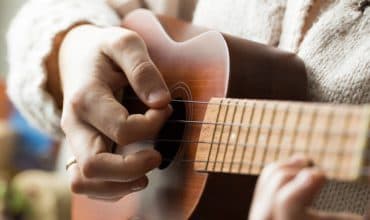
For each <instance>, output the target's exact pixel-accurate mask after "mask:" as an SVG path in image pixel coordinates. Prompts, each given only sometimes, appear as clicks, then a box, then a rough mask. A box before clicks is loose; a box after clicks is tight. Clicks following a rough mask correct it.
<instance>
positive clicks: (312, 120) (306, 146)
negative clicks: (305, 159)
mask: <svg viewBox="0 0 370 220" xmlns="http://www.w3.org/2000/svg"><path fill="white" fill-rule="evenodd" d="M316 115H317V108H316V107H314V108H313V112H312V116H311V120H310V128H311V129H309V132H308V134H307V141H306V144H305V145H304V148H303V149H304V150H305V152H307V150H310V149H308V147H309V146H310V144H311V141H312V138H313V134H314V132H313V130H314V128H315V127H314V126H315V123H316Z"/></svg>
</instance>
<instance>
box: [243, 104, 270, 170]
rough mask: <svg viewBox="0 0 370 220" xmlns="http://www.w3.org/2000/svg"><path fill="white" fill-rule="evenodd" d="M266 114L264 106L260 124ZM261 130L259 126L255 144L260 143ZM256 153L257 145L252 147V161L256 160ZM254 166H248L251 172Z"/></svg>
mask: <svg viewBox="0 0 370 220" xmlns="http://www.w3.org/2000/svg"><path fill="white" fill-rule="evenodd" d="M262 105H263V106H265V103H262ZM264 114H265V108H262V109H261V117H260V118H259V122H258V124H261V122H262V121H263V116H264ZM260 132H261V129H260V128H259V129H257V132H256V138H255V141H254V142H255V144H258V140H259V139H258V137H259V136H260ZM255 153H256V148H255V147H253V148H252V153H251V160H252V161H254V159H255ZM243 159H244V158H243ZM253 168H254V167H252V166H250V165H249V166H248V170H249V172H252V169H253Z"/></svg>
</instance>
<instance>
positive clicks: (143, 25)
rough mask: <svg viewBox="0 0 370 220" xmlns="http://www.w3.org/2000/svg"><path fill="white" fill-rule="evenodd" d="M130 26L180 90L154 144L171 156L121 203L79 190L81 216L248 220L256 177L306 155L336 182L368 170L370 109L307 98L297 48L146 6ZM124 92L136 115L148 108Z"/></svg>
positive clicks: (76, 203) (76, 200) (130, 18)
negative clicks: (246, 37) (277, 45)
mask: <svg viewBox="0 0 370 220" xmlns="http://www.w3.org/2000/svg"><path fill="white" fill-rule="evenodd" d="M123 27H125V28H128V29H131V30H133V31H135V32H137V33H138V34H139V35H140V36H141V37H142V38H143V39H144V41H145V43H146V44H147V47H148V51H149V54H150V56H151V58H152V60H153V62H154V63H155V64H156V65H157V67H158V68H159V70H160V72H161V73H162V74H163V77H164V79H165V81H166V83H167V85H168V87H169V89H170V91H171V94H172V98H173V100H172V103H171V104H172V106H173V108H174V113H173V114H172V116H171V118H170V119H169V120H168V122H167V123H166V124H165V125H164V128H163V129H162V131H161V132H160V134H159V135H158V137H157V139H156V140H155V141H154V143H153V144H154V146H155V148H156V149H157V150H158V151H159V152H160V153H161V154H162V158H163V162H162V164H161V166H160V167H159V169H156V170H154V171H152V172H151V173H150V174H149V181H150V182H149V186H148V188H147V189H145V190H144V191H142V192H138V193H134V194H131V195H129V196H127V197H125V198H123V199H122V200H120V201H119V202H117V203H107V202H102V201H93V200H89V199H88V198H86V197H84V196H78V195H74V196H73V207H72V217H73V219H75V220H79V219H89V220H101V219H110V220H118V219H144V220H147V219H148V220H157V219H158V220H181V219H206V220H207V219H247V216H248V208H249V205H250V202H251V198H252V195H253V189H254V185H255V181H256V175H258V174H259V173H260V172H261V170H262V168H263V167H264V166H265V165H266V164H269V163H271V162H273V161H277V160H284V159H286V158H288V157H290V156H291V155H292V154H296V153H303V154H306V155H308V156H309V157H310V158H312V159H313V161H314V163H315V164H316V165H318V166H320V167H321V168H322V169H323V170H324V171H325V172H326V174H327V175H328V176H329V177H330V178H332V179H337V180H343V181H359V180H361V179H364V178H365V177H366V173H365V172H366V169H367V164H368V161H367V157H366V155H367V153H368V152H367V149H368V147H369V136H368V130H369V125H370V108H369V106H353V105H334V104H323V103H321V104H320V103H306V102H302V101H304V100H305V99H306V90H307V87H306V81H307V80H306V71H305V67H304V64H303V63H302V61H301V60H300V59H299V58H297V57H296V56H295V55H294V54H291V53H288V52H284V51H280V50H278V49H276V48H272V47H268V46H265V45H262V44H258V43H256V42H252V41H248V40H244V39H240V38H236V37H233V36H230V35H226V34H222V33H220V32H217V31H214V30H208V29H205V28H201V27H196V26H193V25H191V24H188V23H185V22H182V21H178V20H176V19H173V18H168V17H163V16H159V17H156V16H155V15H153V14H152V13H151V12H149V11H147V10H143V9H139V10H136V11H134V12H132V13H130V14H129V15H127V16H126V18H125V19H124V21H123ZM124 94H125V95H124V98H123V104H124V105H125V106H126V107H127V108H128V109H129V112H130V113H137V112H141V111H143V110H144V108H143V105H142V104H140V103H139V101H138V99H137V98H134V97H133V95H134V94H133V92H132V91H129V90H127V91H125V93H124ZM277 100H294V101H277Z"/></svg>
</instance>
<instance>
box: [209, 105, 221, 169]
mask: <svg viewBox="0 0 370 220" xmlns="http://www.w3.org/2000/svg"><path fill="white" fill-rule="evenodd" d="M221 102H222V101H221ZM220 112H221V105H218V111H217V117H216V122H218V120H219V117H220ZM216 130H217V124H215V127H214V130H213V132H212V139H211V140H212V144H211V146H210V148H209V153H208V159H207V161H209V160H210V159H211V154H212V148H213V140H214V138H215V135H216ZM208 166H209V164H208V163H206V169H207V170H208Z"/></svg>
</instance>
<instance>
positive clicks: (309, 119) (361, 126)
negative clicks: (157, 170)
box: [195, 98, 370, 181]
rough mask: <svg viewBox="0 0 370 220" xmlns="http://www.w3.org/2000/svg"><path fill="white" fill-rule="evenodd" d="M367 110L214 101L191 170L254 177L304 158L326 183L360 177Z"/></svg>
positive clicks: (365, 147) (365, 145) (366, 141)
mask: <svg viewBox="0 0 370 220" xmlns="http://www.w3.org/2000/svg"><path fill="white" fill-rule="evenodd" d="M369 110H370V109H369V106H353V105H332V104H312V103H298V102H283V101H261V100H259V101H258V100H238V99H220V98H215V99H212V100H211V101H210V103H209V104H208V106H207V111H206V114H205V118H204V121H203V125H202V129H201V133H200V138H199V144H198V147H197V153H196V162H195V169H196V170H197V171H205V172H222V173H233V174H253V175H256V174H259V173H260V172H261V170H262V169H263V167H264V166H265V165H267V164H269V163H271V162H273V161H278V160H285V159H287V158H289V157H290V156H291V155H293V154H304V155H307V156H308V157H309V158H310V159H312V160H313V162H314V163H315V165H317V166H319V167H320V168H321V169H323V170H324V171H325V173H326V174H327V175H328V177H329V178H333V179H337V180H345V181H354V180H358V179H360V178H361V177H363V174H364V169H365V168H366V167H365V166H366V163H367V158H366V155H367V153H368V152H367V151H368V147H369V135H368V130H369V125H370V123H369V121H370V120H369V119H370V111H369Z"/></svg>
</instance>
